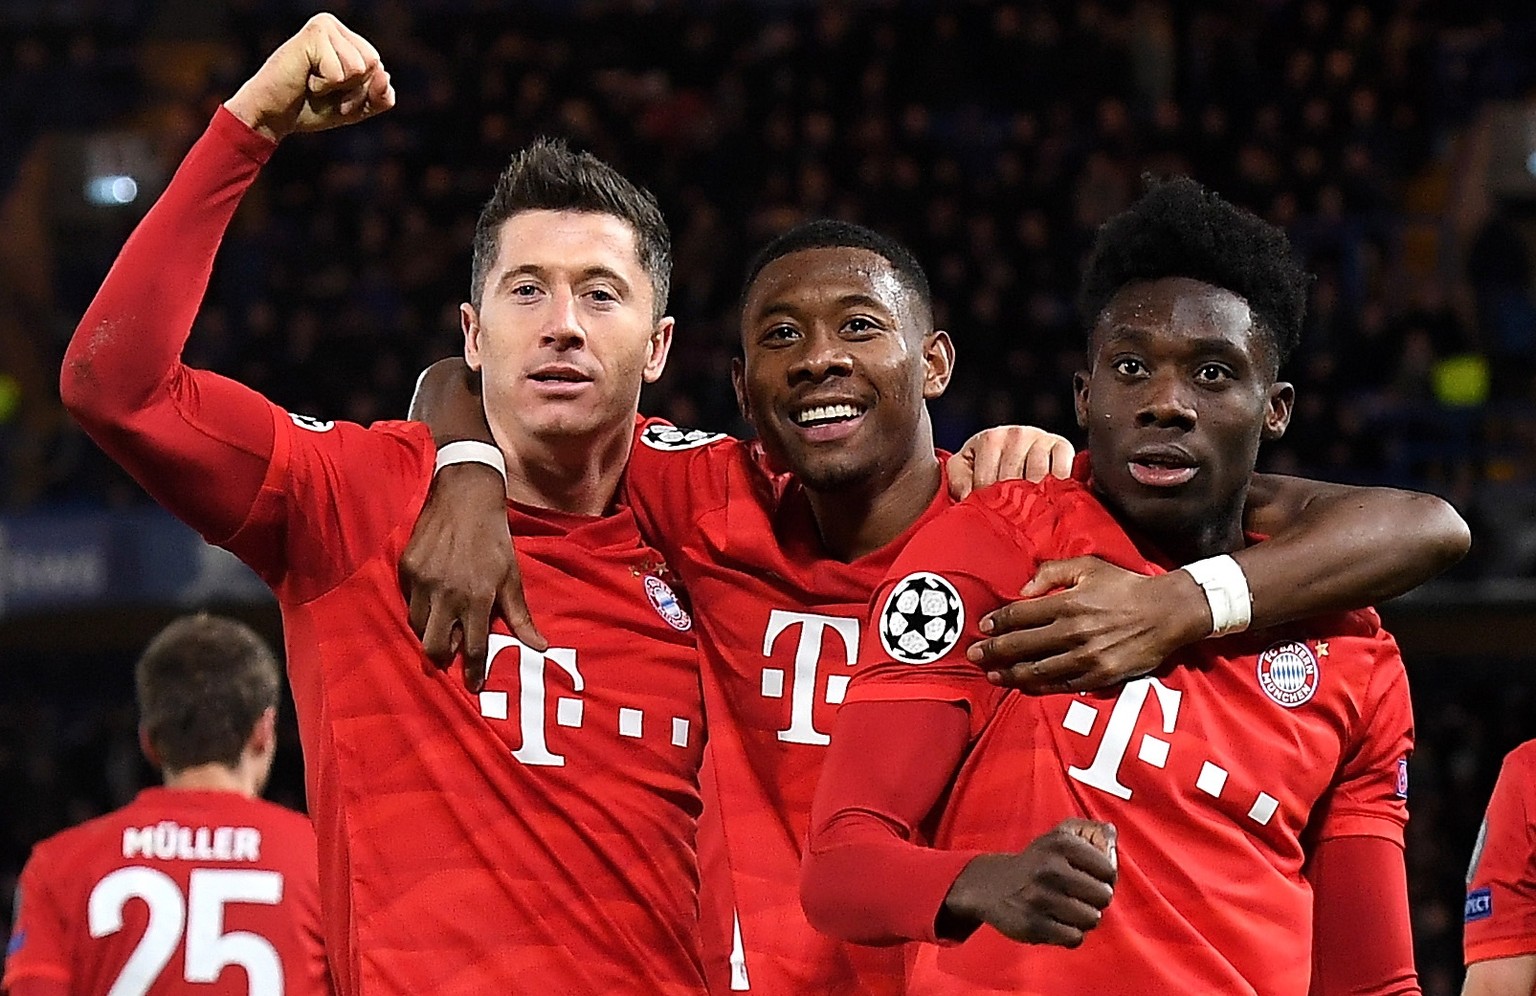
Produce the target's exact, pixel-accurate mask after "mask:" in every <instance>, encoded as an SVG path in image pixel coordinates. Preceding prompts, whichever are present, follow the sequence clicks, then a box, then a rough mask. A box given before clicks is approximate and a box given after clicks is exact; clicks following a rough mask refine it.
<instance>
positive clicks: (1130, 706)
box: [1065, 678, 1184, 799]
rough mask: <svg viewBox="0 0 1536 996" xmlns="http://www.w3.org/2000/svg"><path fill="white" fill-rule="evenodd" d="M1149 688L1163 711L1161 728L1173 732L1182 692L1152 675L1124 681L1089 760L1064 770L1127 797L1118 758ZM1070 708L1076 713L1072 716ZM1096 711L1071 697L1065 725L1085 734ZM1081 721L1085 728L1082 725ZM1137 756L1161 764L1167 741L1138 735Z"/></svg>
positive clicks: (1121, 758)
mask: <svg viewBox="0 0 1536 996" xmlns="http://www.w3.org/2000/svg"><path fill="white" fill-rule="evenodd" d="M1149 691H1155V692H1157V704H1158V707H1159V709H1160V711H1161V712H1162V714H1163V732H1164V733H1165V734H1168V735H1170V736H1171V735H1172V734H1173V728H1174V724H1175V723H1176V722H1177V721H1178V718H1179V700H1180V699H1182V698H1183V695H1184V693H1183V692H1180V691H1177V690H1176V689H1172V688H1169V687H1168V686H1167V685H1165V684H1163V683H1162V682H1161V681H1158V680H1157V679H1156V678H1137V679H1136V680H1135V681H1128V682H1126V684H1125V687H1124V688H1123V689H1122V690H1121V691H1120V695H1119V697H1118V698H1116V699H1115V708H1114V709H1113V710H1112V711H1111V712H1110V714H1109V722H1108V723H1106V724H1105V726H1104V735H1103V737H1102V738H1100V740H1099V749H1098V751H1097V752H1096V753H1095V754H1094V755H1093V763H1091V764H1090V765H1088V767H1086V768H1076V767H1074V768H1068V769H1067V774H1069V775H1071V776H1072V777H1073V778H1075V779H1077V780H1078V781H1080V782H1082V783H1083V784H1084V785H1092V786H1093V787H1094V788H1096V789H1102V790H1104V791H1105V792H1108V793H1109V794H1110V795H1113V796H1118V797H1119V798H1121V799H1129V798H1130V797H1131V790H1130V788H1128V787H1127V786H1125V785H1123V784H1121V782H1120V762H1121V761H1124V760H1125V754H1126V751H1127V750H1129V749H1130V746H1131V734H1132V733H1134V732H1135V730H1136V719H1137V717H1138V716H1140V715H1141V707H1142V706H1143V705H1144V704H1145V703H1146V701H1147V693H1148V692H1149ZM1074 712H1076V713H1078V715H1077V716H1074ZM1097 714H1098V710H1096V709H1094V708H1093V707H1091V706H1089V705H1087V704H1086V703H1084V702H1083V701H1082V700H1081V699H1077V700H1074V701H1073V703H1072V705H1071V706H1070V707H1068V709H1067V719H1066V723H1065V725H1066V727H1067V728H1068V729H1070V730H1073V731H1074V732H1077V733H1083V734H1086V733H1088V732H1089V731H1090V730H1091V729H1092V724H1093V721H1094V720H1095V719H1096V718H1097ZM1079 716H1080V717H1081V718H1080V719H1079V718H1078V717H1079ZM1085 725H1086V727H1087V728H1086V729H1084V728H1082V727H1083V726H1085ZM1137 756H1138V757H1139V758H1141V760H1143V761H1146V762H1147V763H1148V764H1151V765H1153V766H1154V767H1158V768H1161V767H1162V766H1163V765H1164V764H1166V763H1167V761H1168V741H1166V740H1162V739H1160V738H1158V737H1154V736H1152V735H1151V734H1147V735H1146V736H1144V737H1142V745H1141V749H1140V751H1138V753H1137Z"/></svg>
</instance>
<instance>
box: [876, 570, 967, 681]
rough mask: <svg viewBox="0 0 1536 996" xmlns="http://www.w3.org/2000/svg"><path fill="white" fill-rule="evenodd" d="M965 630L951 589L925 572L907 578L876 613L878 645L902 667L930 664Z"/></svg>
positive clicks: (957, 596) (959, 605) (957, 597)
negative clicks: (878, 628)
mask: <svg viewBox="0 0 1536 996" xmlns="http://www.w3.org/2000/svg"><path fill="white" fill-rule="evenodd" d="M964 626H965V603H963V602H962V601H960V593H959V592H958V591H956V590H955V586H954V585H952V584H950V583H949V582H948V581H946V580H944V579H943V578H941V577H939V576H938V575H937V574H929V573H928V572H927V571H919V572H917V573H916V574H908V575H907V576H906V577H904V578H902V579H901V581H900V582H898V583H897V585H896V587H894V588H892V589H891V593H890V595H889V596H887V597H886V600H885V608H883V609H881V610H880V645H881V646H882V647H884V648H885V652H886V653H888V654H890V655H891V658H892V659H893V660H898V661H901V662H902V663H903V664H931V663H933V662H934V661H936V660H938V659H939V658H940V657H943V656H944V655H945V654H947V653H949V652H950V650H952V649H954V646H955V644H956V643H958V642H959V641H960V631H961V629H963V628H964Z"/></svg>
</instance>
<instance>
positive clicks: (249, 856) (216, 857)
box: [123, 820, 261, 861]
mask: <svg viewBox="0 0 1536 996" xmlns="http://www.w3.org/2000/svg"><path fill="white" fill-rule="evenodd" d="M123 857H125V858H158V859H160V860H162V861H173V860H175V861H260V860H261V831H260V830H257V829H256V828H255V827H184V826H182V825H181V824H179V823H176V822H175V821H173V820H162V821H160V822H159V823H155V824H151V825H150V826H147V827H126V828H124V830H123Z"/></svg>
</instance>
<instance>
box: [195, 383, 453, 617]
mask: <svg viewBox="0 0 1536 996" xmlns="http://www.w3.org/2000/svg"><path fill="white" fill-rule="evenodd" d="M268 417H269V418H270V420H271V423H272V437H273V445H272V456H271V460H270V462H269V464H268V466H267V471H266V475H265V478H264V480H263V481H262V483H261V488H260V491H259V493H258V494H257V496H256V500H255V502H254V503H253V504H252V507H251V511H250V514H249V516H248V517H247V518H246V520H245V522H244V523H243V524H242V525H241V526H240V528H239V530H238V531H237V532H236V533H235V534H234V535H233V536H232V537H230V538H229V539H228V540H227V541H226V542H225V543H223V544H222V545H224V546H225V547H227V548H228V549H229V550H230V551H231V552H233V553H234V554H235V555H236V556H238V557H240V559H242V560H244V561H245V562H246V563H247V564H250V565H251V567H252V568H254V569H255V570H256V571H257V573H259V574H261V575H262V577H263V578H264V579H265V580H266V581H267V583H268V584H270V585H272V587H273V588H274V589H275V590H277V591H279V593H280V594H282V595H284V596H285V597H288V598H290V599H292V600H295V601H308V600H310V599H313V598H316V597H318V596H320V595H323V594H325V592H327V591H329V590H330V589H331V588H333V587H335V586H336V585H337V584H339V583H341V582H342V581H343V580H345V579H346V578H347V577H349V576H350V575H351V574H352V573H353V572H354V571H356V570H357V568H358V567H360V566H361V565H362V564H363V563H364V562H366V561H367V560H368V559H369V558H370V557H372V556H373V555H374V554H376V553H377V552H378V551H379V549H380V547H381V545H382V544H384V543H385V542H386V540H387V539H388V538H389V537H390V536H391V534H393V533H395V532H396V531H398V530H402V529H404V530H407V531H408V530H409V528H410V526H411V525H412V523H413V522H414V520H415V512H416V511H417V510H419V509H420V508H421V505H422V504H423V503H424V502H425V501H426V494H427V488H428V487H429V486H430V485H431V483H432V460H433V456H434V454H435V450H434V448H433V446H432V438H431V433H430V432H429V431H428V429H427V427H426V426H424V425H421V424H420V423H417V422H381V423H375V424H374V425H373V426H372V427H371V428H366V429H365V428H364V427H362V426H360V425H356V424H354V423H351V422H334V423H333V422H326V421H319V420H316V419H312V418H308V417H306V416H302V415H291V414H289V413H287V412H285V411H283V410H282V409H281V408H280V407H278V406H277V405H269V411H268Z"/></svg>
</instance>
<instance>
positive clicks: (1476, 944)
mask: <svg viewBox="0 0 1536 996" xmlns="http://www.w3.org/2000/svg"><path fill="white" fill-rule="evenodd" d="M1522 955H1536V934H1516V935H1514V936H1512V937H1490V938H1488V939H1487V940H1480V941H1468V942H1467V943H1466V945H1465V956H1464V960H1465V961H1466V963H1467V964H1468V965H1470V964H1472V963H1473V962H1475V961H1492V960H1493V959H1494V958H1518V957H1520V956H1522Z"/></svg>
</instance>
